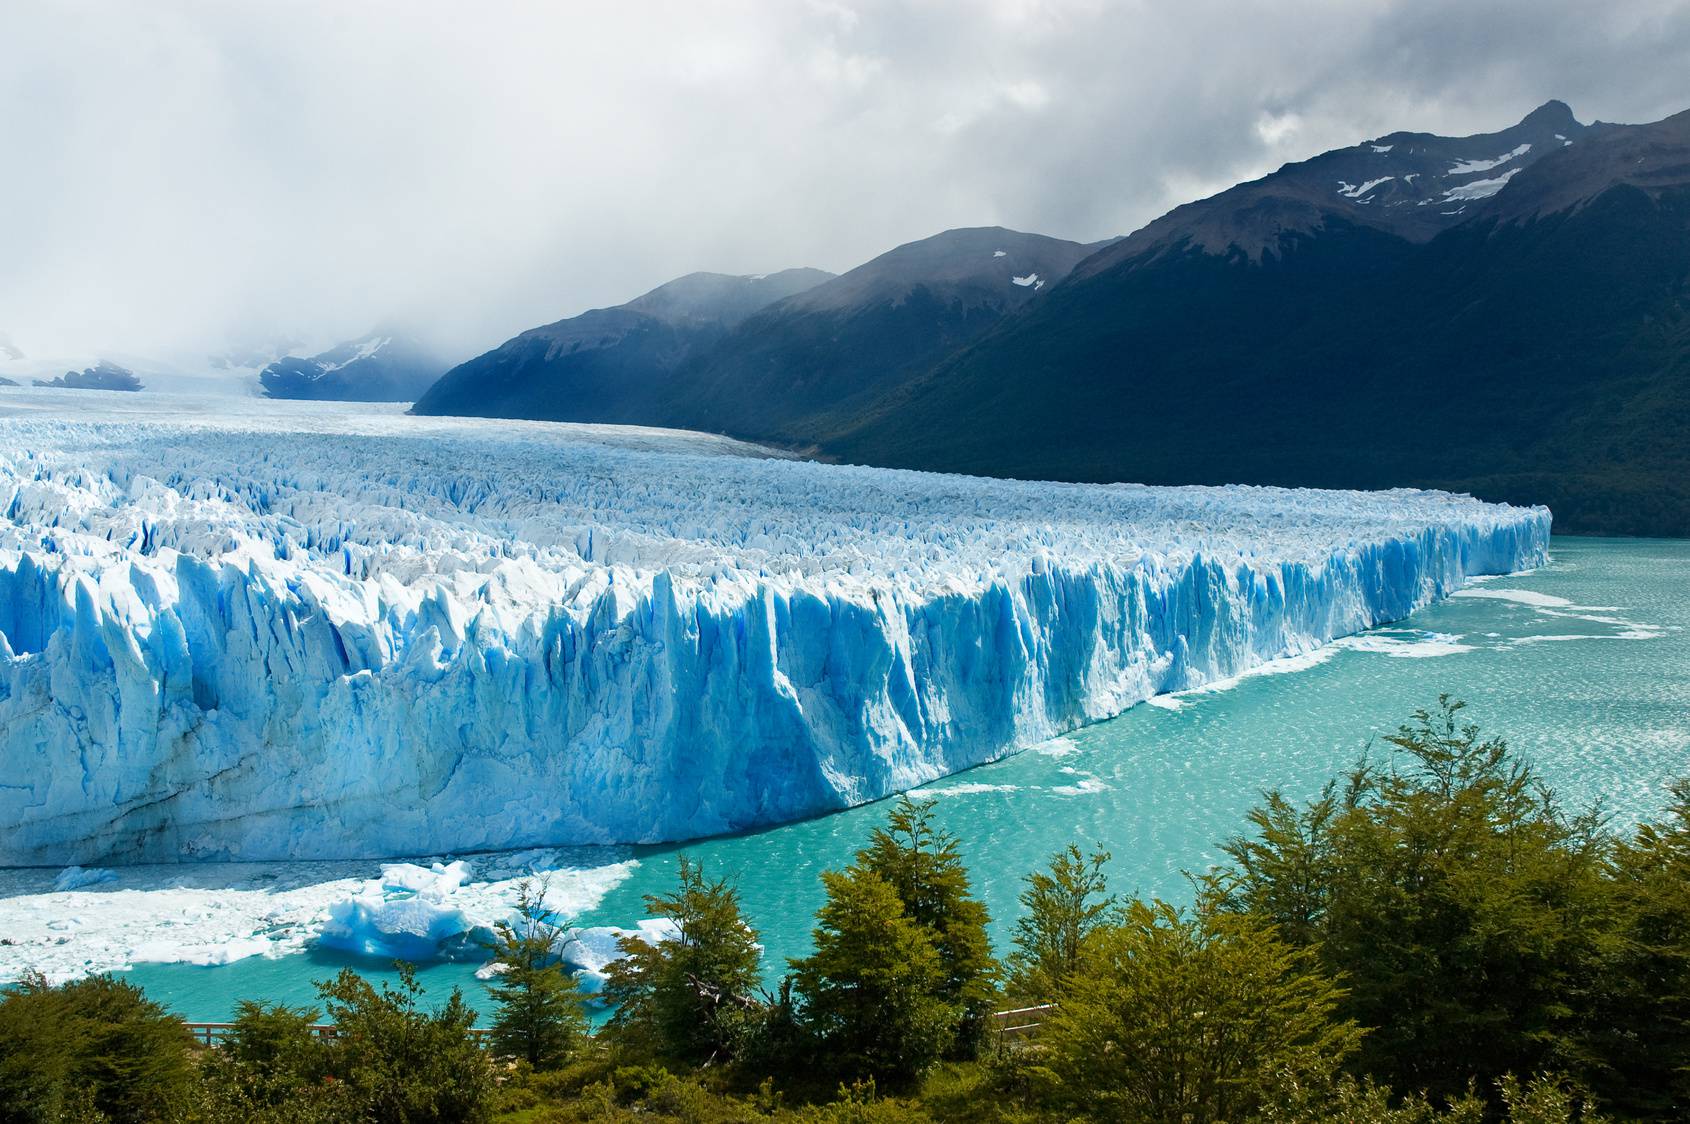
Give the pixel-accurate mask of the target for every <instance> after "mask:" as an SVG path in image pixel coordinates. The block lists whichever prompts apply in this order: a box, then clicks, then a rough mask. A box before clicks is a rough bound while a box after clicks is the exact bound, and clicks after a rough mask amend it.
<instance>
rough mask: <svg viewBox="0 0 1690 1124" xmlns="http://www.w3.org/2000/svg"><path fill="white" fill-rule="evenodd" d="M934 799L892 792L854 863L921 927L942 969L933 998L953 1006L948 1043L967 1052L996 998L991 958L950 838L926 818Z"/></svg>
mask: <svg viewBox="0 0 1690 1124" xmlns="http://www.w3.org/2000/svg"><path fill="white" fill-rule="evenodd" d="M933 809H934V801H932V800H925V801H918V800H911V799H910V798H909V797H907V796H900V797H899V798H898V800H897V802H896V803H894V804H893V806H892V811H891V812H890V814H889V815H888V816H887V822H886V825H885V826H884V827H879V828H876V829H875V830H874V834H873V835H871V836H870V837H869V842H868V845H867V846H866V847H864V848H863V849H862V850H861V851H859V852H857V865H858V866H860V867H862V868H863V869H864V870H867V871H871V872H873V873H874V874H877V875H879V876H880V878H881V880H882V881H884V882H885V883H886V884H887V885H889V886H890V887H892V890H893V892H894V893H896V894H897V895H898V900H899V901H900V902H902V903H903V907H904V915H905V916H906V917H907V918H908V919H909V920H910V921H912V922H914V923H915V924H916V925H919V926H921V927H922V928H923V929H925V930H926V932H927V935H928V938H929V939H930V940H931V942H932V944H933V948H934V950H935V951H936V952H937V953H938V954H939V963H940V966H941V968H942V970H943V978H942V982H941V984H940V986H939V989H938V991H937V993H936V994H937V996H938V997H939V998H940V999H942V1000H944V1001H945V1002H946V1003H948V1004H950V1005H952V1006H954V1007H955V1008H956V1010H957V1016H958V1017H957V1024H956V1034H955V1037H954V1040H953V1045H954V1046H955V1048H956V1051H957V1052H958V1053H959V1054H961V1055H963V1056H970V1057H971V1056H973V1054H974V1053H975V1052H976V1051H977V1050H978V1048H979V1046H980V1044H981V1042H982V1041H983V1039H984V1036H985V1031H986V1026H987V1023H988V1017H989V1016H990V1014H991V1011H992V1006H993V1003H994V1001H995V999H996V995H997V988H996V982H997V975H998V966H997V962H996V961H995V960H994V959H993V957H992V946H991V941H990V939H989V938H988V937H987V935H986V923H987V921H988V920H989V918H988V916H987V913H986V907H985V905H984V904H983V903H981V902H980V901H979V900H978V899H976V898H975V897H973V893H972V889H971V887H970V886H969V880H968V871H967V869H966V868H965V867H964V866H963V865H962V856H961V854H960V853H959V851H958V848H957V840H956V837H955V836H953V835H951V834H950V833H949V832H947V831H943V830H941V829H940V828H938V827H937V826H935V824H934V823H933Z"/></svg>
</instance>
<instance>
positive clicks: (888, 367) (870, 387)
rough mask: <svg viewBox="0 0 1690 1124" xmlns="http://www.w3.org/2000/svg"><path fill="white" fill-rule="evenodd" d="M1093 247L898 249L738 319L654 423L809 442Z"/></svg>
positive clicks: (970, 336) (981, 231)
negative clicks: (742, 318) (738, 321)
mask: <svg viewBox="0 0 1690 1124" xmlns="http://www.w3.org/2000/svg"><path fill="white" fill-rule="evenodd" d="M1094 249H1096V247H1087V246H1083V245H1081V244H1080V243H1078V242H1067V241H1064V240H1062V239H1060V238H1047V237H1045V236H1044V235H1040V234H1023V233H1020V232H1018V231H1013V230H1005V229H1004V228H1002V227H978V228H972V229H964V230H949V231H946V232H944V233H943V234H937V235H934V236H933V237H931V238H925V239H922V240H921V241H919V242H910V243H907V244H905V245H902V246H899V247H897V248H896V249H894V250H890V251H888V252H887V253H884V254H882V255H880V256H879V257H877V258H875V259H874V260H873V261H870V262H867V263H866V264H864V265H860V266H858V267H857V268H855V269H853V270H851V271H850V272H848V273H844V274H841V275H840V276H838V277H835V278H834V279H832V280H831V281H827V282H824V283H823V284H820V285H817V286H815V287H814V288H811V289H808V290H806V291H804V292H802V293H799V294H797V295H796V296H792V297H788V298H787V299H785V300H783V301H778V302H776V303H774V304H771V305H770V306H769V307H767V308H765V309H763V310H762V311H760V312H758V313H757V314H756V315H754V316H751V317H749V318H747V319H746V321H745V322H744V323H742V324H740V325H739V326H738V327H737V328H736V329H734V331H733V332H732V333H731V334H729V335H728V336H727V337H726V338H725V339H723V340H722V341H721V342H720V343H719V344H717V345H716V346H715V347H713V348H711V349H710V350H709V351H708V352H706V353H703V354H701V355H699V356H698V357H697V358H696V359H694V360H693V361H692V362H691V363H689V364H687V365H686V366H685V367H684V368H682V369H681V370H680V371H679V372H677V374H676V375H675V376H674V377H673V378H671V379H670V380H669V392H668V395H667V397H666V399H665V400H664V401H663V403H662V404H661V409H660V411H659V413H658V414H657V418H658V420H660V421H661V422H662V423H663V424H666V425H673V426H679V427H683V428H688V429H705V430H719V431H723V432H728V433H732V434H734V435H735V436H739V437H749V438H758V439H764V440H775V441H782V442H787V443H797V444H805V443H808V442H810V441H812V440H814V438H815V435H816V434H818V433H820V432H825V431H826V430H827V429H829V428H830V427H832V426H834V425H836V424H839V423H840V422H841V421H846V420H850V419H854V418H855V417H857V416H858V415H859V414H860V413H861V412H862V410H863V409H864V408H865V406H866V405H867V404H869V403H872V402H874V401H875V400H876V399H877V398H878V397H879V396H881V395H883V394H884V393H886V392H887V390H888V389H891V388H895V387H897V386H899V385H901V384H902V383H904V382H906V381H907V380H908V379H910V378H911V377H913V376H915V375H917V374H919V373H921V372H924V371H926V370H927V369H928V368H930V367H931V366H932V365H933V364H934V363H935V362H937V361H939V360H940V359H942V358H944V357H945V356H947V355H949V354H951V353H952V352H954V351H956V350H957V349H958V348H960V347H962V346H964V345H966V344H967V343H969V342H971V341H972V340H974V339H977V338H978V337H980V336H981V335H982V334H984V333H985V332H986V331H988V330H989V329H991V328H992V327H993V326H994V325H996V324H997V323H999V322H1000V321H1001V320H1003V319H1004V318H1005V317H1008V316H1011V315H1013V314H1014V313H1016V312H1017V311H1018V310H1020V309H1022V308H1024V307H1026V306H1028V305H1030V304H1032V303H1033V302H1034V301H1035V300H1036V299H1038V298H1040V297H1041V296H1042V294H1043V293H1044V292H1045V291H1046V290H1047V288H1049V287H1050V286H1051V285H1054V284H1055V283H1056V282H1057V281H1059V280H1061V279H1062V278H1063V277H1065V276H1067V275H1068V272H1069V271H1070V270H1071V269H1073V268H1074V266H1075V264H1076V263H1078V262H1079V261H1080V260H1081V259H1083V258H1085V257H1086V256H1087V255H1088V254H1089V253H1090V252H1091V251H1092V250H1094Z"/></svg>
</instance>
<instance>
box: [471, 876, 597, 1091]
mask: <svg viewBox="0 0 1690 1124" xmlns="http://www.w3.org/2000/svg"><path fill="white" fill-rule="evenodd" d="M516 894H517V900H516V919H515V920H514V921H499V922H497V923H495V925H494V933H495V940H494V943H493V959H494V961H495V962H496V963H498V964H499V965H500V966H501V967H502V969H503V971H502V972H501V973H500V975H499V982H498V983H496V984H494V985H493V986H492V987H491V988H489V989H488V990H489V992H490V993H491V994H492V997H493V1001H494V1002H495V1003H497V1004H498V1012H497V1013H496V1014H495V1015H494V1016H493V1046H494V1049H495V1050H497V1051H498V1052H499V1053H500V1054H501V1055H503V1056H505V1057H514V1058H520V1059H522V1060H523V1061H525V1062H527V1063H528V1064H529V1065H530V1066H534V1067H535V1068H541V1069H544V1068H551V1067H554V1066H557V1065H561V1064H562V1063H564V1062H566V1061H568V1060H569V1058H570V1057H571V1055H573V1054H574V1053H575V1051H576V1050H578V1049H579V1048H580V1046H581V1043H582V1041H583V1040H584V1039H585V1037H586V1034H587V1016H586V1013H585V1011H584V1010H583V1007H582V999H581V990H580V987H579V986H578V985H577V983H576V981H575V977H574V976H572V975H570V974H569V972H567V971H566V970H565V969H564V967H563V964H562V962H561V961H560V960H559V958H558V947H559V945H560V943H561V940H562V933H561V931H560V930H559V928H558V926H556V925H554V924H552V923H551V921H549V920H548V919H547V917H546V913H545V904H544V903H545V897H546V886H545V883H544V882H541V883H539V884H538V885H536V884H535V883H533V882H530V881H528V880H526V879H525V880H523V881H522V882H519V883H518V884H517V889H516Z"/></svg>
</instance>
